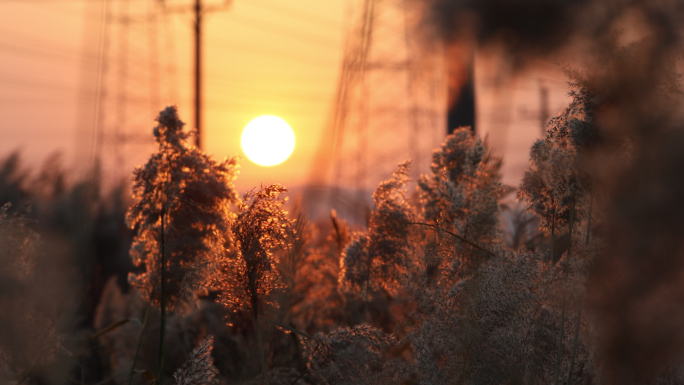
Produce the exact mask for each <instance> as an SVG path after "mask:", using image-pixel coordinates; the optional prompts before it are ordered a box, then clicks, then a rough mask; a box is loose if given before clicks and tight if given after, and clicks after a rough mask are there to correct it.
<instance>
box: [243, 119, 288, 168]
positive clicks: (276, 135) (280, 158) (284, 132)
mask: <svg viewBox="0 0 684 385" xmlns="http://www.w3.org/2000/svg"><path fill="white" fill-rule="evenodd" d="M294 147H295V136H294V132H293V131H292V128H290V125H288V124H287V122H285V121H284V120H283V119H280V118H279V117H277V116H271V115H264V116H260V117H258V118H255V119H253V120H252V121H251V122H249V123H248V124H247V126H246V127H245V130H244V131H243V132H242V151H244V152H245V155H247V158H249V160H251V161H252V162H254V163H256V164H258V165H260V166H275V165H277V164H280V163H282V162H284V161H285V160H286V159H287V158H288V157H289V156H290V154H292V151H293V150H294Z"/></svg>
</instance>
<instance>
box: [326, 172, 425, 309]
mask: <svg viewBox="0 0 684 385" xmlns="http://www.w3.org/2000/svg"><path fill="white" fill-rule="evenodd" d="M409 164H410V163H409V162H404V163H401V164H400V165H399V166H398V167H397V170H396V171H395V172H394V174H393V175H392V178H390V179H389V180H387V181H385V182H382V183H380V185H379V186H378V188H377V190H376V191H375V193H374V194H373V200H374V203H375V208H374V210H373V213H372V214H371V218H370V223H369V226H368V230H367V231H366V232H364V233H356V234H354V235H353V236H352V239H351V241H350V242H349V244H348V245H347V247H346V248H345V250H344V253H343V255H342V258H341V260H340V264H341V271H340V284H341V287H342V289H343V290H344V291H349V292H351V293H356V294H359V293H361V292H364V291H365V293H366V296H368V291H369V290H377V289H379V288H383V289H385V290H386V291H388V292H393V291H395V290H396V289H397V288H398V281H399V280H401V279H402V278H403V277H404V276H405V273H406V269H407V267H408V265H409V263H410V262H409V249H410V230H411V222H412V221H413V220H414V219H413V218H414V216H413V210H412V208H411V206H410V205H409V203H408V200H407V197H406V183H407V182H408V179H409V178H408V169H409Z"/></svg>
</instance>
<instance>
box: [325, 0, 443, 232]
mask: <svg viewBox="0 0 684 385" xmlns="http://www.w3.org/2000/svg"><path fill="white" fill-rule="evenodd" d="M420 4H421V2H419V1H415V0H394V1H388V0H364V1H363V6H362V7H361V9H360V10H359V11H358V12H357V14H358V15H356V20H355V22H353V27H352V29H351V31H350V32H349V35H348V39H347V47H346V51H345V56H344V62H343V68H342V72H341V76H340V80H339V84H338V90H337V99H336V108H335V112H334V116H333V122H332V126H333V127H332V130H331V135H330V141H331V152H332V156H333V158H334V159H333V161H332V163H333V164H332V167H331V168H332V172H330V173H328V175H330V176H331V178H330V179H329V180H328V185H329V186H330V187H331V188H332V191H333V192H332V194H331V198H332V199H331V204H332V205H333V207H335V208H336V209H337V210H338V212H341V213H343V215H345V216H347V217H348V218H350V219H353V220H357V221H363V219H364V218H363V216H364V211H365V210H366V209H364V207H366V208H367V207H368V205H369V203H370V197H371V192H372V191H373V189H374V188H375V187H377V185H378V183H379V182H380V181H382V180H385V179H388V178H389V177H390V176H391V174H392V172H393V171H394V169H395V168H396V166H397V164H398V163H399V162H402V161H404V160H407V159H411V160H412V166H411V168H412V174H411V176H412V179H413V180H414V181H415V179H416V178H417V176H418V175H419V173H424V172H426V171H427V170H428V167H429V164H430V154H431V152H432V150H433V149H434V148H435V147H436V146H438V145H439V143H440V142H441V141H442V140H443V138H444V127H445V126H446V107H447V103H446V96H447V95H446V87H445V86H444V84H445V81H444V77H445V71H444V62H443V61H444V60H443V58H444V55H443V49H442V47H440V46H439V45H437V43H434V42H433V43H428V41H427V39H422V38H421V37H420V35H419V33H418V31H419V29H418V24H419V22H420V20H421V19H422V16H423V15H422V12H423V9H422V8H421V6H420ZM431 44H432V45H431ZM328 156H330V155H328Z"/></svg>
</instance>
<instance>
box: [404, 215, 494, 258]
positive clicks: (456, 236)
mask: <svg viewBox="0 0 684 385" xmlns="http://www.w3.org/2000/svg"><path fill="white" fill-rule="evenodd" d="M406 223H408V224H409V225H418V226H425V227H430V228H432V229H434V230H436V231H438V232H439V231H443V232H445V233H447V234H449V235H451V236H452V237H454V238H456V239H458V240H459V241H461V242H463V243H465V244H468V245H470V246H472V247H474V248H476V249H478V250H480V251H484V252H485V253H487V254H489V255H491V256H492V257H496V256H497V255H496V254H494V253H493V252H491V251H489V250H487V249H485V248H484V247H482V246H480V245H478V244H477V243H475V242H473V241H471V240H468V239H467V238H464V237H462V236H460V235H458V234H456V233H454V232H451V231H449V230H447V229H445V228H442V227H439V226H435V225H433V224H430V223H423V222H408V221H407V222H406Z"/></svg>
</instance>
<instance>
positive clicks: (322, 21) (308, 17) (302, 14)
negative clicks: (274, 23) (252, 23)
mask: <svg viewBox="0 0 684 385" xmlns="http://www.w3.org/2000/svg"><path fill="white" fill-rule="evenodd" d="M240 4H246V5H249V6H251V7H256V8H260V9H265V10H268V11H269V12H272V13H276V14H279V15H283V16H286V17H290V18H292V19H294V20H299V21H303V22H305V23H310V24H316V25H318V26H319V27H322V28H325V29H328V30H331V31H335V32H340V31H339V30H337V28H334V27H331V25H334V24H336V23H339V20H335V19H333V18H329V17H326V16H323V15H317V14H313V13H309V12H306V11H301V10H295V9H292V8H288V7H284V6H282V5H281V4H278V3H273V2H267V4H266V6H264V5H260V4H259V3H255V2H253V1H247V2H241V3H240ZM326 21H327V22H326Z"/></svg>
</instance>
